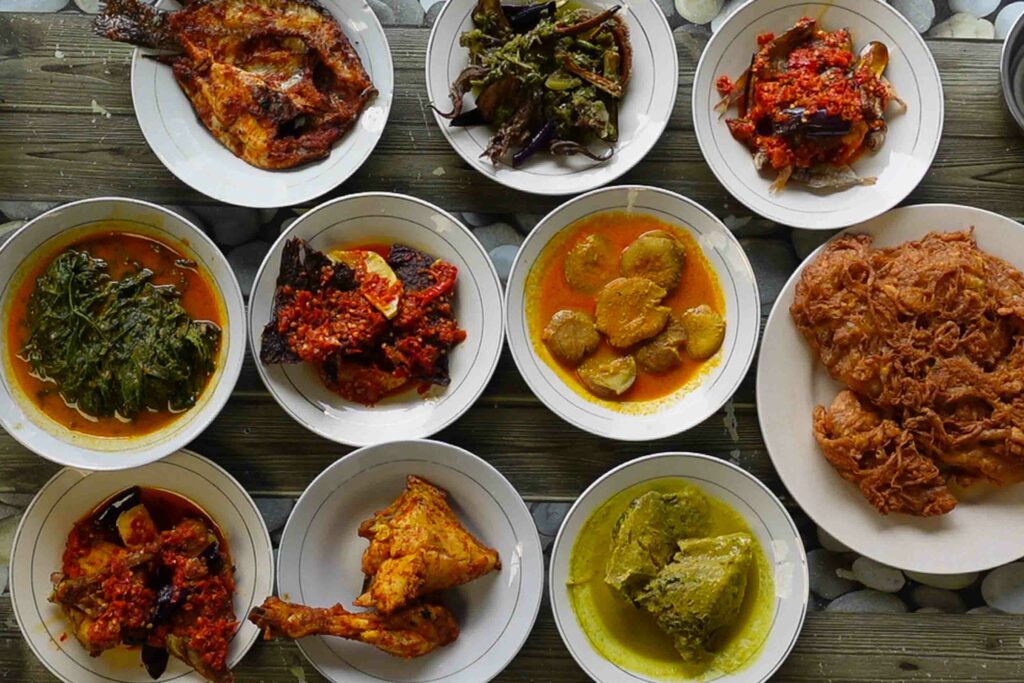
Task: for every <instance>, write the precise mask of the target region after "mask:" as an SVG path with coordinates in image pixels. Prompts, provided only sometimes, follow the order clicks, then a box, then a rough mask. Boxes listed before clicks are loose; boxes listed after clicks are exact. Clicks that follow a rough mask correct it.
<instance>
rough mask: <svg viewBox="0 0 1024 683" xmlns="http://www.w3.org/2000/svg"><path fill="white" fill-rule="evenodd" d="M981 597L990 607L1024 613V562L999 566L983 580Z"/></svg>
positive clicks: (1011, 612)
mask: <svg viewBox="0 0 1024 683" xmlns="http://www.w3.org/2000/svg"><path fill="white" fill-rule="evenodd" d="M981 597H982V598H984V599H985V603H986V604H987V605H988V606H989V607H995V608H996V609H997V610H1000V611H1002V612H1009V613H1010V614H1024V562H1011V563H1010V564H1005V565H1003V566H1002V567H997V568H996V569H993V570H992V571H990V572H989V573H988V576H986V577H985V578H984V579H982V581H981Z"/></svg>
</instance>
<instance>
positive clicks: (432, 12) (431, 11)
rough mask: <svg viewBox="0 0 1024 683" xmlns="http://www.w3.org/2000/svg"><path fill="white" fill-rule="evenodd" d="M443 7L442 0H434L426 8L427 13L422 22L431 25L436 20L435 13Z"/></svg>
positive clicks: (439, 11)
mask: <svg viewBox="0 0 1024 683" xmlns="http://www.w3.org/2000/svg"><path fill="white" fill-rule="evenodd" d="M442 7H444V0H440V2H435V3H434V4H433V5H431V6H430V8H429V9H427V15H426V17H425V18H424V20H423V23H424V24H426V25H427V26H433V25H434V22H435V21H437V15H438V14H440V13H441V8H442Z"/></svg>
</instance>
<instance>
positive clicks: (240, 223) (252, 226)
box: [195, 206, 260, 247]
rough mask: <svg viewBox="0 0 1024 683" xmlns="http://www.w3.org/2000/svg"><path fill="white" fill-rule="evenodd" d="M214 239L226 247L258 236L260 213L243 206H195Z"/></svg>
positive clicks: (234, 245) (235, 245)
mask: <svg viewBox="0 0 1024 683" xmlns="http://www.w3.org/2000/svg"><path fill="white" fill-rule="evenodd" d="M195 211H196V213H198V214H199V215H200V216H201V217H202V219H203V223H205V224H206V229H207V231H208V232H209V233H210V234H211V235H213V241H214V242H216V243H217V244H220V245H222V246H225V247H237V246H238V245H239V244H245V243H246V242H248V241H249V240H251V239H253V238H254V237H256V233H258V232H259V230H260V215H259V213H258V212H257V211H256V210H255V209H247V208H244V207H241V206H197V207H195Z"/></svg>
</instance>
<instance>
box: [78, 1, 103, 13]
mask: <svg viewBox="0 0 1024 683" xmlns="http://www.w3.org/2000/svg"><path fill="white" fill-rule="evenodd" d="M75 4H76V5H78V9H80V10H82V11H83V12H85V13H86V14H99V13H100V0H75Z"/></svg>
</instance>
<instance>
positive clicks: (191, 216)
mask: <svg viewBox="0 0 1024 683" xmlns="http://www.w3.org/2000/svg"><path fill="white" fill-rule="evenodd" d="M166 208H167V210H168V211H173V212H174V213H176V214H178V215H179V216H181V217H182V218H184V219H185V220H187V221H188V222H189V223H191V224H192V225H194V226H196V227H197V228H199V229H200V230H202V231H203V232H208V230H207V227H206V222H205V221H203V219H202V217H200V215H199V214H198V213H196V212H195V211H193V210H192V209H190V208H189V207H187V206H182V205H181V204H168V205H167V207H166Z"/></svg>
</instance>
